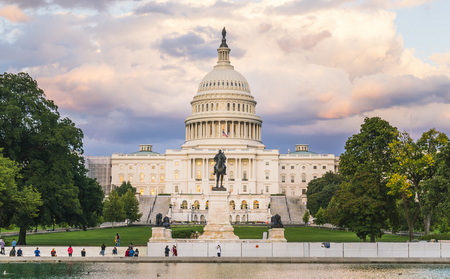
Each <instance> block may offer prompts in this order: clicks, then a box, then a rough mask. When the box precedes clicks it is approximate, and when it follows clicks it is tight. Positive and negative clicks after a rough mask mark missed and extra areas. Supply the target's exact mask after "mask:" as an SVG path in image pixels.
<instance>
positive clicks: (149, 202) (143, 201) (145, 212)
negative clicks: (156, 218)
mask: <svg viewBox="0 0 450 279" xmlns="http://www.w3.org/2000/svg"><path fill="white" fill-rule="evenodd" d="M155 199H156V196H139V213H142V217H141V221H140V222H137V224H148V221H147V219H148V216H149V214H150V211H151V209H152V207H153V204H154V202H155Z"/></svg>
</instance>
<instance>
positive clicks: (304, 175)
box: [302, 173, 306, 182]
mask: <svg viewBox="0 0 450 279" xmlns="http://www.w3.org/2000/svg"><path fill="white" fill-rule="evenodd" d="M302 182H306V173H302Z"/></svg>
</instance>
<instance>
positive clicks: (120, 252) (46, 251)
mask: <svg viewBox="0 0 450 279" xmlns="http://www.w3.org/2000/svg"><path fill="white" fill-rule="evenodd" d="M68 247H69V246H39V251H41V257H51V255H50V252H51V250H52V249H53V248H55V250H56V256H57V258H61V257H62V258H68V257H69V255H68V253H67V248H68ZM164 247H165V246H164ZM19 248H20V249H22V252H23V257H34V250H36V246H31V245H27V246H20V245H19V246H17V247H16V253H17V250H18V249H19ZM72 248H73V254H72V257H76V258H81V250H83V248H84V249H85V251H86V257H89V258H90V257H101V255H100V250H101V249H100V246H97V247H93V246H86V247H80V246H76V247H75V246H74V247H72ZM127 248H128V246H121V247H117V255H113V253H112V249H113V246H107V247H106V249H105V256H104V257H120V256H121V257H123V256H125V251H126V250H127ZM134 248H135V249H136V248H138V249H139V255H140V256H147V247H146V246H135V247H134ZM10 251H11V246H9V247H5V253H6V255H0V258H3V257H5V258H7V257H9V252H10Z"/></svg>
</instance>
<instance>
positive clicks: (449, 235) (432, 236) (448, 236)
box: [419, 233, 450, 240]
mask: <svg viewBox="0 0 450 279" xmlns="http://www.w3.org/2000/svg"><path fill="white" fill-rule="evenodd" d="M419 239H420V240H431V239H436V240H450V233H439V234H429V235H423V236H421V237H419Z"/></svg>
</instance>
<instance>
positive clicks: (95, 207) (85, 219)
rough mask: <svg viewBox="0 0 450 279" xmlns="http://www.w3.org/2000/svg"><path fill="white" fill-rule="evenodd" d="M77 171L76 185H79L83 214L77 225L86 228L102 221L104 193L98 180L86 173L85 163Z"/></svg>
mask: <svg viewBox="0 0 450 279" xmlns="http://www.w3.org/2000/svg"><path fill="white" fill-rule="evenodd" d="M79 167H80V168H82V169H80V170H79V171H78V172H76V173H75V185H77V186H78V189H79V192H78V199H79V200H80V206H81V210H82V214H81V215H78V216H77V219H76V225H77V226H78V227H81V228H83V230H86V229H87V228H88V227H94V226H96V225H97V224H99V223H100V220H101V219H100V218H101V217H102V215H103V198H104V193H103V190H102V187H101V186H100V185H99V184H98V182H97V181H96V180H94V179H92V178H89V177H87V176H86V175H85V173H86V170H85V169H84V165H80V166H79Z"/></svg>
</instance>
